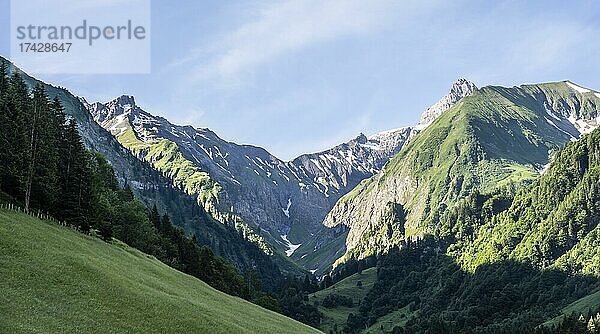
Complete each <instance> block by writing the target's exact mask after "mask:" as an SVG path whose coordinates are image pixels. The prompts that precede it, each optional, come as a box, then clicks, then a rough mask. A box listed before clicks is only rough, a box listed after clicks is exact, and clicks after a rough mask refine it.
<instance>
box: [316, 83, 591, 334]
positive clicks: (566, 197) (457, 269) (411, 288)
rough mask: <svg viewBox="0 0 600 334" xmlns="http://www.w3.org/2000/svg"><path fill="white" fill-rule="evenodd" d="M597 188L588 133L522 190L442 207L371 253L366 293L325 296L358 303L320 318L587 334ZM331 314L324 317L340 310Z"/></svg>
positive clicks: (436, 328) (421, 329)
mask: <svg viewBox="0 0 600 334" xmlns="http://www.w3.org/2000/svg"><path fill="white" fill-rule="evenodd" d="M561 85H565V83H561ZM545 86H546V85H545ZM529 88H531V87H529ZM544 88H547V87H544ZM556 88H561V87H556ZM485 89H486V88H484V91H485ZM531 91H537V90H535V89H533V90H531ZM590 95H592V94H590ZM575 96H578V95H575ZM473 97H476V96H475V95H474V96H473ZM578 97H579V98H581V96H578ZM464 102H465V103H468V102H469V101H468V100H465V101H464ZM580 102H582V104H581V105H584V104H586V103H588V102H585V96H584V98H583V99H581V100H580ZM442 117H443V116H442ZM596 117H597V116H596ZM590 123H593V122H590ZM433 126H435V122H434V124H432V127H433ZM416 140H417V139H416V138H415V141H416ZM599 185H600V129H596V130H594V131H592V132H591V133H589V134H586V135H585V136H583V137H582V138H580V139H579V140H576V141H575V142H571V141H568V142H567V144H566V145H565V146H564V147H563V148H561V149H560V150H558V151H556V152H555V153H554V154H553V155H552V158H551V163H550V165H549V166H548V167H547V168H546V169H545V171H544V173H543V174H542V175H539V176H538V177H537V178H536V179H535V180H533V181H532V183H531V184H529V185H524V186H522V187H520V188H518V189H514V188H513V189H511V187H504V188H498V189H496V190H494V191H493V192H490V193H482V192H479V191H477V190H474V191H473V192H471V193H469V194H468V195H465V196H462V197H460V198H459V199H458V200H456V202H455V203H454V204H447V208H446V209H445V211H444V212H440V213H439V214H438V217H439V218H438V220H433V219H432V220H431V221H432V222H433V223H435V224H437V225H436V226H431V227H430V228H431V229H432V232H430V234H426V235H424V236H423V237H420V238H418V239H416V238H408V239H406V240H401V241H400V242H398V243H397V246H398V247H392V248H390V249H389V250H388V251H387V252H385V253H383V254H379V256H378V257H377V268H376V273H377V275H376V278H375V282H374V283H372V288H371V289H370V290H369V291H368V292H367V293H366V294H365V293H364V292H362V291H360V288H359V287H357V286H356V287H355V288H354V289H351V290H349V291H347V290H346V289H344V290H337V289H329V290H330V291H329V294H330V296H329V297H328V298H329V299H330V300H338V301H339V300H342V301H343V300H344V299H342V298H340V297H339V296H338V297H336V298H334V297H335V296H334V295H335V294H342V295H343V296H350V297H354V296H362V297H361V299H360V308H358V310H356V309H354V310H353V311H354V313H353V315H352V316H350V315H348V316H347V319H346V321H345V322H344V319H343V318H342V319H340V318H339V317H331V316H330V318H331V320H332V321H334V322H335V323H336V324H337V327H338V328H340V327H342V326H343V328H344V330H343V331H344V332H353V333H356V332H364V331H363V329H364V328H367V327H369V326H370V328H371V330H375V329H376V328H377V327H374V326H378V325H379V327H380V328H381V326H383V327H384V329H385V330H392V329H394V327H402V329H401V330H400V329H394V332H407V333H430V332H435V333H454V332H460V333H597V329H598V325H597V324H598V323H599V321H600V315H598V310H600V300H599V299H598V289H599V288H600V280H599V278H600V233H599V232H600V225H599V224H598V223H599V221H600V220H599V219H598V218H599V217H600V205H599V203H600V186H599ZM446 203H448V202H446ZM446 203H445V204H446ZM388 224H390V225H392V226H394V224H398V225H401V224H402V220H401V219H398V220H395V221H388ZM385 232H387V231H385ZM424 233H426V232H424ZM392 235H393V234H392ZM392 240H393V239H392ZM355 255H358V253H355ZM365 262H367V261H364V260H361V261H360V262H359V263H361V264H362V263H365ZM350 263H354V264H356V261H352V260H350V261H348V263H347V264H346V263H345V264H343V265H340V266H339V268H342V267H348V264H350ZM359 268H360V267H359ZM336 269H337V268H336ZM369 270H373V269H369ZM355 272H356V270H355ZM358 272H360V271H358ZM366 272H368V270H363V271H362V273H363V276H362V277H365V275H364V273H366ZM360 275H361V274H358V273H357V274H354V275H353V276H350V277H349V278H346V280H343V281H341V282H340V283H343V282H345V281H348V280H354V281H356V280H357V279H359V278H358V277H360ZM363 279H365V280H366V277H365V278H363ZM344 285H345V286H348V285H347V284H344ZM334 286H335V285H334ZM324 291H327V290H323V291H321V292H320V293H323V292H324ZM355 302H356V301H355ZM340 306H341V305H339V302H338V305H337V307H336V305H335V304H334V305H333V309H331V308H330V309H328V310H327V314H335V313H337V312H344V311H346V310H347V309H348V308H347V306H344V307H340ZM565 315H567V316H566V317H565ZM578 319H581V320H578ZM326 320H327V319H326ZM340 320H341V322H340ZM390 322H391V324H390ZM325 323H327V322H325ZM586 327H587V331H586Z"/></svg>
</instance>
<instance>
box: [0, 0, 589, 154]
mask: <svg viewBox="0 0 600 334" xmlns="http://www.w3.org/2000/svg"><path fill="white" fill-rule="evenodd" d="M0 3H1V4H2V6H0V7H1V8H0V9H2V10H0V22H1V23H2V30H1V31H8V24H7V22H8V14H7V13H8V10H7V8H8V4H7V0H0ZM599 17H600V3H598V2H595V1H543V2H542V1H529V2H525V1H493V2H492V1H463V0H457V1H427V0H425V1H423V0H421V1H410V0H407V1H388V0H373V1H362V0H329V1H311V0H291V1H286V0H283V1H177V2H175V1H167V0H154V1H152V54H151V56H152V72H151V73H150V74H139V75H108V74H105V75H85V76H84V75H38V77H40V78H41V79H44V80H46V81H48V82H52V83H55V84H59V85H61V86H65V87H67V88H69V89H70V90H71V91H72V92H74V93H75V94H77V95H81V96H85V97H86V98H87V99H88V100H90V101H96V100H99V101H107V100H110V99H112V98H114V97H116V96H118V95H121V94H130V95H134V96H136V100H137V102H138V104H139V105H140V106H141V107H142V108H144V109H145V110H147V111H149V112H151V113H154V114H158V115H161V116H164V117H166V118H168V119H170V120H171V121H173V122H175V123H178V124H191V125H193V126H196V127H209V128H211V129H213V130H214V131H215V132H217V133H218V134H219V135H220V136H221V137H223V138H224V139H226V140H230V141H235V142H237V143H246V144H254V145H259V146H262V147H264V148H266V149H267V150H269V151H270V152H271V153H273V154H275V155H276V156H278V157H280V158H283V159H290V158H293V157H295V156H297V155H299V154H301V153H308V152H314V151H319V150H323V149H326V148H329V147H331V146H333V145H335V144H338V143H340V142H343V141H346V140H349V139H351V138H354V137H355V136H356V135H358V133H360V132H363V133H365V134H371V133H375V132H378V131H382V130H386V129H390V128H395V127H400V126H404V125H410V124H413V123H415V122H416V121H417V119H418V117H419V114H420V113H421V111H422V110H424V109H425V108H426V107H428V106H429V105H431V104H432V103H434V102H435V101H436V100H437V99H438V98H439V97H441V96H442V95H444V94H445V93H446V92H447V90H448V88H449V86H450V84H451V83H452V82H453V81H454V80H455V79H457V78H459V77H465V78H467V79H470V80H472V81H474V82H475V84H477V85H478V86H484V85H489V84H495V85H505V86H513V85H518V84H521V83H533V82H546V81H558V80H565V79H570V80H572V81H574V82H577V83H579V84H581V85H583V86H586V87H590V88H593V89H596V90H600V38H598V36H600V19H598V18H599ZM0 35H1V36H0V53H1V54H2V55H5V56H8V55H9V51H8V41H7V36H5V35H6V34H0ZM107 61H110V59H107ZM17 65H19V64H17ZM23 69H24V70H25V71H27V68H23Z"/></svg>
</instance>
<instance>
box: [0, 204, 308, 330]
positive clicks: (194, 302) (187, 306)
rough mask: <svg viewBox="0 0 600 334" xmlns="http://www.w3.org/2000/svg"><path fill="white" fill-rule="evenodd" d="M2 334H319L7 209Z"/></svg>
mask: <svg viewBox="0 0 600 334" xmlns="http://www.w3.org/2000/svg"><path fill="white" fill-rule="evenodd" d="M0 332H2V333H316V332H317V331H316V330H314V329H312V328H310V327H308V326H305V325H303V324H301V323H299V322H296V321H294V320H291V319H289V318H286V317H284V316H282V315H279V314H277V313H274V312H271V311H268V310H265V309H263V308H260V307H258V306H256V305H253V304H251V303H249V302H246V301H245V300H242V299H239V298H235V297H231V296H228V295H226V294H223V293H221V292H219V291H217V290H214V289H212V288H211V287H209V286H208V285H206V284H205V283H203V282H202V281H200V280H197V279H195V278H193V277H191V276H188V275H185V274H182V273H180V272H178V271H175V270H173V269H171V268H169V267H168V266H166V265H165V264H163V263H161V262H159V261H158V260H156V259H154V258H152V257H149V256H148V255H146V254H144V253H141V252H139V251H137V250H135V249H132V248H130V247H128V246H126V245H124V244H107V243H105V242H103V241H101V240H100V239H97V238H93V237H90V236H85V235H82V234H80V233H78V232H75V231H73V230H71V229H69V228H66V227H62V226H57V225H53V224H50V223H46V222H44V221H41V220H38V219H35V218H32V217H29V216H27V215H24V214H19V213H15V212H8V211H4V210H2V211H0Z"/></svg>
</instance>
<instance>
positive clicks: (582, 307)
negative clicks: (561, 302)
mask: <svg viewBox="0 0 600 334" xmlns="http://www.w3.org/2000/svg"><path fill="white" fill-rule="evenodd" d="M598 307H600V290H598V291H596V292H594V293H592V294H589V295H587V296H585V297H583V298H581V299H578V300H576V301H574V302H572V303H571V304H569V305H567V306H565V307H564V308H563V309H562V310H561V315H559V316H557V317H555V318H552V319H550V320H548V321H546V322H545V323H544V326H549V325H554V324H556V323H558V322H559V321H560V320H562V319H563V318H564V317H565V316H567V315H571V314H577V315H579V314H587V313H588V312H589V311H594V310H597V309H598Z"/></svg>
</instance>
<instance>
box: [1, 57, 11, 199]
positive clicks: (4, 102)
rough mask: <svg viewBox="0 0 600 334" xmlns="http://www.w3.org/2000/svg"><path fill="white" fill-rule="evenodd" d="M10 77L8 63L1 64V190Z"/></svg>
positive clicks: (6, 157)
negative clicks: (8, 75)
mask: <svg viewBox="0 0 600 334" xmlns="http://www.w3.org/2000/svg"><path fill="white" fill-rule="evenodd" d="M7 134H8V77H7V68H6V63H5V62H4V61H2V63H0V189H2V181H3V180H4V177H5V175H6V164H7V163H8V161H7V160H8V154H7V153H8V148H9V142H8V141H9V139H8V136H7Z"/></svg>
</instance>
